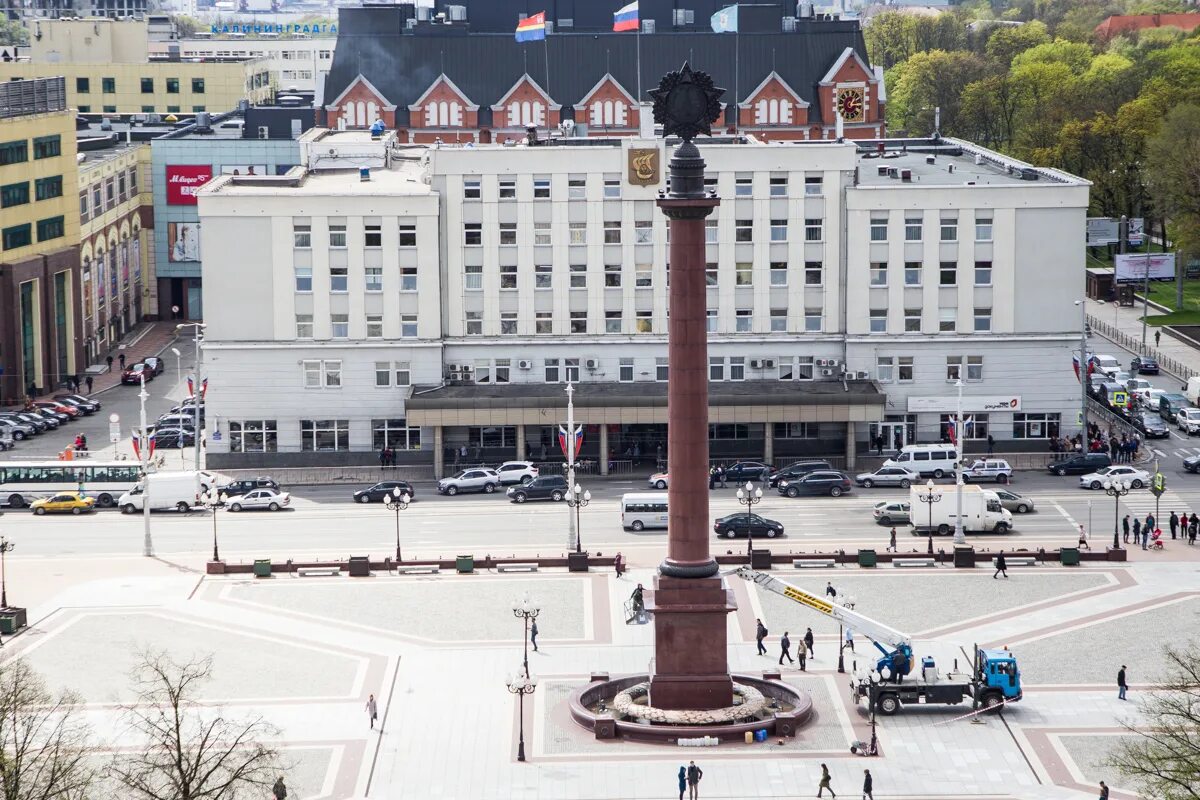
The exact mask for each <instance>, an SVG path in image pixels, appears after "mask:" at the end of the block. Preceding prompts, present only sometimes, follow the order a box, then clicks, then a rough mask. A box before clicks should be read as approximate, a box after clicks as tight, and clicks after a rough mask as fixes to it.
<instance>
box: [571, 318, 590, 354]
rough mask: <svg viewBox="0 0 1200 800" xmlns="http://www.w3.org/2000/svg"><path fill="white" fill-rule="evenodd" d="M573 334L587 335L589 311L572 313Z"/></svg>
mask: <svg viewBox="0 0 1200 800" xmlns="http://www.w3.org/2000/svg"><path fill="white" fill-rule="evenodd" d="M571 333H587V311H572V312H571ZM568 360H570V359H568Z"/></svg>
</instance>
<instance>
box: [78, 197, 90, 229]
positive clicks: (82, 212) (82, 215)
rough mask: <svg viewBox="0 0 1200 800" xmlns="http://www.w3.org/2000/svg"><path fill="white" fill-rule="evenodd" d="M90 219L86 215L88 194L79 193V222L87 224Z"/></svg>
mask: <svg viewBox="0 0 1200 800" xmlns="http://www.w3.org/2000/svg"><path fill="white" fill-rule="evenodd" d="M88 219H90V217H89V215H88V193H87V192H80V193H79V221H80V222H87V221H88Z"/></svg>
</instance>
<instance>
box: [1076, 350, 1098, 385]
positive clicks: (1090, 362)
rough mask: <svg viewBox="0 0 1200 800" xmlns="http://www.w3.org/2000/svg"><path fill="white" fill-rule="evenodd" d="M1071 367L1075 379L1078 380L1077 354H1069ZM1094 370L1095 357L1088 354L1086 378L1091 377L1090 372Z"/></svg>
mask: <svg viewBox="0 0 1200 800" xmlns="http://www.w3.org/2000/svg"><path fill="white" fill-rule="evenodd" d="M1071 367H1072V368H1073V369H1074V370H1075V380H1079V379H1080V378H1079V356H1078V355H1072V356H1071ZM1095 371H1096V357H1095V356H1088V361H1087V375H1088V378H1091V377H1092V373H1093V372H1095Z"/></svg>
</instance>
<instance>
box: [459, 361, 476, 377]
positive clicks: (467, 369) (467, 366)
mask: <svg viewBox="0 0 1200 800" xmlns="http://www.w3.org/2000/svg"><path fill="white" fill-rule="evenodd" d="M474 371H475V368H474V367H473V366H471V365H470V364H463V365H462V374H463V375H470V374H471V373H472V372H474Z"/></svg>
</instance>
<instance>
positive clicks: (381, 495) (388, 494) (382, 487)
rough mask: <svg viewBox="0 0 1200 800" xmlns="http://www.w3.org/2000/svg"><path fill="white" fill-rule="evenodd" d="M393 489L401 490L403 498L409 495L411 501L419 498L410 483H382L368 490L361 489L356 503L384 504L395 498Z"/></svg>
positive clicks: (355, 494)
mask: <svg viewBox="0 0 1200 800" xmlns="http://www.w3.org/2000/svg"><path fill="white" fill-rule="evenodd" d="M393 489H399V490H400V494H401V496H403V495H408V499H409V500H412V499H413V498H414V497H416V496H417V492H416V490H414V489H413V485H412V484H411V483H409V482H408V481H380V482H379V483H377V484H375V485H374V486H368V487H367V488H366V489H359V490H358V491H357V492H355V493H354V502H356V503H383V502H386V501H388V500H391V499H392V498H393V496H394V495H393V494H392V490H393Z"/></svg>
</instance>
